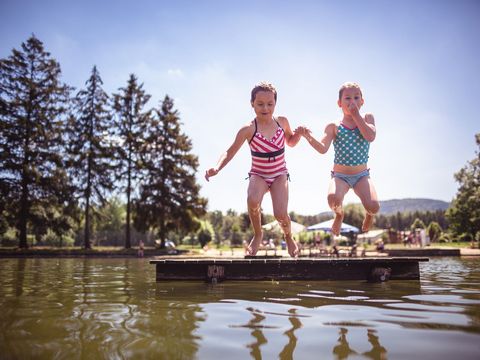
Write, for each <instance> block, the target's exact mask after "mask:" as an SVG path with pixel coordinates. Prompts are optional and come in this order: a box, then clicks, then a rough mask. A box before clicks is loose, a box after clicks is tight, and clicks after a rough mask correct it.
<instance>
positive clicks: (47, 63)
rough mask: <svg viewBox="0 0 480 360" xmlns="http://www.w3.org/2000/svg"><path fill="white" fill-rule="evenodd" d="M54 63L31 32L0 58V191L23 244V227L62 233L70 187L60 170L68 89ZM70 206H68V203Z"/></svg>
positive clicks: (62, 166)
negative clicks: (19, 45)
mask: <svg viewBox="0 0 480 360" xmlns="http://www.w3.org/2000/svg"><path fill="white" fill-rule="evenodd" d="M60 75H61V70H60V65H59V64H58V63H57V62H56V61H55V60H54V59H53V58H52V57H51V56H50V53H48V52H46V51H45V50H44V46H43V43H42V42H41V41H40V40H39V39H37V38H36V37H35V36H34V35H32V36H31V37H30V38H29V39H28V40H27V41H26V42H24V43H22V45H21V50H16V49H14V50H13V51H12V54H11V55H10V57H8V58H6V59H1V60H0V124H1V125H0V154H1V162H0V184H1V185H0V189H1V191H2V192H3V194H2V195H4V196H5V197H4V198H3V199H2V201H3V202H4V203H5V204H6V205H4V207H6V211H7V212H8V213H9V214H11V216H12V219H11V221H12V222H13V224H12V225H14V226H15V227H16V228H17V231H18V234H19V246H20V248H26V247H27V246H28V245H27V231H28V228H29V227H30V229H32V231H33V232H36V233H37V235H38V233H39V232H44V231H46V230H45V228H46V227H49V226H51V227H53V230H56V231H64V230H66V229H67V228H68V227H69V221H68V219H67V217H65V216H64V215H65V209H68V208H69V207H68V206H66V205H67V204H68V203H71V197H70V193H71V189H70V188H69V185H68V177H67V175H66V172H65V170H64V161H63V160H64V159H63V157H62V154H63V152H64V151H63V150H64V142H63V133H64V131H63V130H64V125H65V119H66V115H67V112H68V109H67V106H68V101H69V93H70V91H71V89H70V88H69V87H68V86H66V85H65V84H63V83H61V81H60ZM70 208H72V207H70Z"/></svg>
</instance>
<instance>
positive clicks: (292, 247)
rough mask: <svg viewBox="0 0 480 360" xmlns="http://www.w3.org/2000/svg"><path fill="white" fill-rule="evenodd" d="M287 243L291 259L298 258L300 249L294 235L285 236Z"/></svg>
mask: <svg viewBox="0 0 480 360" xmlns="http://www.w3.org/2000/svg"><path fill="white" fill-rule="evenodd" d="M285 239H286V241H287V249H288V254H289V255H290V256H291V257H294V258H295V257H298V255H299V253H300V250H299V249H298V245H297V242H296V241H295V240H294V239H293V238H292V235H288V236H285Z"/></svg>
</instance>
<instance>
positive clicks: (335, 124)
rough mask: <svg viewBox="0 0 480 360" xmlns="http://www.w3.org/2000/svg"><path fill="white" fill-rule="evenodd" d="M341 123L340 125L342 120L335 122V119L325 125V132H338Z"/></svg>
mask: <svg viewBox="0 0 480 360" xmlns="http://www.w3.org/2000/svg"><path fill="white" fill-rule="evenodd" d="M339 125H340V121H339V122H334V121H333V122H330V123H328V124H327V125H326V126H325V132H328V133H334V134H336V133H337V130H338V126H339Z"/></svg>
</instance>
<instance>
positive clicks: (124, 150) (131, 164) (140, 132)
mask: <svg viewBox="0 0 480 360" xmlns="http://www.w3.org/2000/svg"><path fill="white" fill-rule="evenodd" d="M119 90H120V93H118V94H114V95H113V97H114V105H113V107H114V109H115V112H116V114H117V128H118V136H119V138H120V142H121V144H120V146H119V147H118V160H119V168H118V169H119V173H118V178H119V180H120V182H121V183H122V187H123V189H124V190H125V193H126V197H127V204H126V206H127V214H126V229H125V248H127V249H129V248H131V230H130V226H131V216H132V201H133V199H132V195H135V194H133V190H134V189H135V188H136V186H137V183H138V181H139V178H140V175H141V169H142V157H141V151H142V146H143V142H144V137H145V133H146V129H147V126H148V123H149V118H150V111H145V110H144V108H145V105H146V104H147V102H148V100H149V99H150V95H148V94H146V93H145V91H144V90H143V84H140V85H139V84H138V79H137V77H136V76H135V75H134V74H131V75H130V78H129V80H128V83H127V87H125V88H120V89H119Z"/></svg>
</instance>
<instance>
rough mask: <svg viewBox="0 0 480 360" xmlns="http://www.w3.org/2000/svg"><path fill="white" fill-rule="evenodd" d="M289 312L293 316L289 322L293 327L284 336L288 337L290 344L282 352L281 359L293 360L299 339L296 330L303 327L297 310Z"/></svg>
mask: <svg viewBox="0 0 480 360" xmlns="http://www.w3.org/2000/svg"><path fill="white" fill-rule="evenodd" d="M288 312H289V313H290V314H292V316H290V317H289V318H288V320H290V323H291V324H292V327H291V328H290V329H289V330H287V331H285V332H284V334H285V335H287V337H288V344H287V345H285V347H284V348H283V350H282V352H281V353H280V354H279V357H280V359H293V351H294V350H295V347H296V346H297V337H296V336H295V330H297V329H300V328H301V327H302V323H301V321H300V319H299V318H298V316H297V310H296V309H290V310H288Z"/></svg>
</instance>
